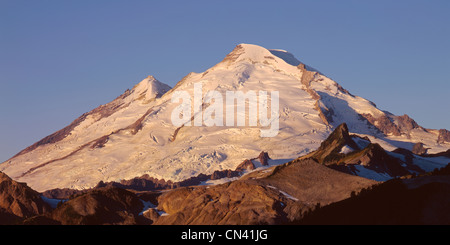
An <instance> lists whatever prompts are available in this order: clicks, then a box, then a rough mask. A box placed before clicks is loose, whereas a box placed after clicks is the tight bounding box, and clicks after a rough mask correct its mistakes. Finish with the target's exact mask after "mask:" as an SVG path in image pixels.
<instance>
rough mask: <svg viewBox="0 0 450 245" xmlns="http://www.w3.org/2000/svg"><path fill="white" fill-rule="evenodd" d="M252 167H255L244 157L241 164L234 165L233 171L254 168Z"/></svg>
mask: <svg viewBox="0 0 450 245" xmlns="http://www.w3.org/2000/svg"><path fill="white" fill-rule="evenodd" d="M254 169H255V165H254V164H253V163H252V161H251V160H248V159H246V160H245V161H243V162H242V163H241V164H239V165H238V166H237V167H236V170H235V171H239V172H243V171H247V170H254Z"/></svg>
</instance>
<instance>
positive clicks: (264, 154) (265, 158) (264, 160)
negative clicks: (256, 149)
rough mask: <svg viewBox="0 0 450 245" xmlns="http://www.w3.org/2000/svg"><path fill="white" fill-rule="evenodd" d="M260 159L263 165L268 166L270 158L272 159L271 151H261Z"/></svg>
mask: <svg viewBox="0 0 450 245" xmlns="http://www.w3.org/2000/svg"><path fill="white" fill-rule="evenodd" d="M258 159H259V162H261V164H262V165H263V166H268V165H269V162H268V161H269V159H270V157H269V153H267V152H265V151H262V152H261V153H259V156H258Z"/></svg>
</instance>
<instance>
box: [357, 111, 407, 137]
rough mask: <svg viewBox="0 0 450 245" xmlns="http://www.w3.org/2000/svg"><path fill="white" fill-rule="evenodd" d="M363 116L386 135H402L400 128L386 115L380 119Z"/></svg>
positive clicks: (368, 115)
mask: <svg viewBox="0 0 450 245" xmlns="http://www.w3.org/2000/svg"><path fill="white" fill-rule="evenodd" d="M361 116H362V117H363V118H365V119H367V121H368V122H369V123H370V124H371V125H373V126H374V127H375V128H377V129H378V130H380V132H382V133H383V134H384V135H389V134H392V135H395V136H400V135H402V133H401V131H400V129H399V127H398V126H397V125H396V124H395V123H394V122H393V121H392V120H391V119H390V118H389V117H387V116H386V115H383V116H381V117H379V118H375V117H373V116H372V115H371V114H361Z"/></svg>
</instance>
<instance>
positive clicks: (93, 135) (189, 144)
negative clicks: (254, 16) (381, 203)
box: [0, 44, 450, 191]
mask: <svg viewBox="0 0 450 245" xmlns="http://www.w3.org/2000/svg"><path fill="white" fill-rule="evenodd" d="M195 84H201V85H202V92H203V93H202V96H205V94H206V93H207V92H208V91H213V90H214V91H217V92H219V93H221V94H223V95H225V94H226V92H227V91H242V92H244V93H245V92H248V91H267V92H268V93H269V92H271V91H277V92H278V93H279V132H278V134H277V135H276V136H275V137H261V135H260V127H258V126H247V127H244V126H239V127H238V126H204V125H203V126H176V125H174V124H173V123H172V121H171V116H172V112H173V111H174V110H175V109H176V108H177V106H179V104H180V103H176V102H172V97H173V95H174V94H175V93H177V92H180V91H186V92H188V93H189V94H191V95H192V94H193V93H194V85H195ZM204 99H205V98H204V97H203V101H205V100H204ZM269 104H270V103H269ZM201 106H202V108H203V109H207V108H208V107H209V106H211V103H202V104H201ZM227 106H228V105H224V111H226V107H227ZM194 112H195V111H194ZM193 116H194V114H193ZM242 116H245V117H246V119H247V120H249V119H248V117H249V113H246V114H245V115H241V114H238V115H237V117H242ZM342 123H346V125H347V127H348V131H349V132H351V133H352V134H355V135H359V136H361V137H368V139H370V141H371V142H373V143H376V144H379V145H381V146H382V147H383V148H384V149H386V150H388V151H393V150H395V149H397V148H405V149H407V150H412V149H413V146H414V145H415V144H416V143H419V142H420V143H422V144H423V146H424V147H425V148H429V149H428V153H437V152H442V151H446V150H447V149H449V148H450V137H449V135H450V132H449V131H447V130H445V129H441V130H433V129H426V128H423V127H421V126H420V125H418V124H417V123H416V122H415V121H414V120H413V119H411V118H410V117H408V116H407V115H403V116H396V115H393V114H391V113H389V112H386V111H382V110H380V109H378V108H377V107H376V105H375V104H374V103H372V102H370V101H368V100H366V99H363V98H361V97H358V96H355V95H352V94H351V93H350V92H349V91H347V90H345V89H344V88H342V87H341V86H340V85H339V84H338V83H336V82H335V81H333V80H332V79H330V78H328V77H327V76H325V75H324V74H322V73H321V72H319V71H317V70H315V69H313V68H311V67H309V66H307V65H305V64H303V63H301V62H300V61H298V60H297V59H296V58H295V57H294V56H293V55H292V54H290V53H288V52H286V51H283V50H269V49H265V48H263V47H260V46H257V45H250V44H240V45H238V46H236V47H235V49H234V50H233V51H232V52H231V53H229V54H228V55H227V56H226V57H225V58H224V59H223V61H221V62H220V63H218V64H216V65H215V66H213V67H211V68H210V69H208V70H206V71H205V72H203V73H190V74H188V75H187V76H186V77H184V78H183V79H182V80H181V81H179V82H178V83H177V85H176V86H175V87H174V88H171V87H169V86H168V85H166V84H163V83H161V82H159V81H158V80H157V79H155V78H154V77H153V76H149V77H147V78H146V79H144V80H143V81H142V82H140V83H138V84H137V85H136V86H134V87H133V88H132V89H131V90H127V91H125V92H124V93H123V94H122V95H120V96H119V97H117V98H116V99H115V100H113V101H112V102H110V103H108V104H105V105H102V106H100V107H98V108H95V109H94V110H92V111H90V112H88V113H85V114H83V115H82V116H80V117H79V118H77V119H76V120H75V121H73V122H72V123H71V124H70V125H68V126H67V127H65V128H63V129H61V130H59V131H57V132H55V133H53V134H51V135H49V136H47V137H45V138H44V139H42V140H40V141H38V142H36V143H35V144H33V145H31V146H29V147H28V148H26V149H24V150H23V151H21V152H19V153H18V154H17V155H15V156H14V157H12V158H11V159H9V160H7V161H6V162H4V163H2V164H0V171H2V172H4V173H6V174H7V175H8V176H10V177H12V178H13V179H14V180H17V181H20V182H26V183H27V184H28V185H29V186H30V187H32V188H33V189H35V190H37V191H45V190H48V189H53V188H74V189H84V188H90V187H93V186H95V185H96V184H97V183H98V182H99V181H105V182H109V181H118V180H121V179H131V178H134V177H138V176H142V175H144V174H147V175H149V176H151V177H155V178H159V179H165V180H173V181H181V180H184V179H187V178H189V177H192V176H195V175H198V174H200V173H204V174H211V173H213V172H214V171H216V170H225V169H235V168H236V167H237V166H238V165H239V164H240V163H242V162H243V160H245V159H248V158H250V157H253V156H257V155H258V154H259V153H260V152H262V151H264V152H268V153H269V155H270V157H271V158H272V159H274V160H277V161H274V162H278V163H283V162H288V161H289V160H291V159H295V158H297V157H299V156H302V155H305V154H307V153H309V152H311V151H313V150H315V149H317V148H318V147H319V146H320V144H321V142H322V141H323V140H324V139H326V138H327V137H328V135H329V134H330V133H331V132H332V131H333V130H334V129H335V128H336V127H337V126H339V125H341V124H342ZM347 148H351V147H350V146H349V147H347ZM347 148H346V149H342V150H343V151H344V150H347V151H348V150H349V149H347ZM350 150H351V149H350ZM425 168H426V167H425ZM429 168H432V167H429Z"/></svg>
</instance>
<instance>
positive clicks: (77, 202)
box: [51, 187, 144, 225]
mask: <svg viewBox="0 0 450 245" xmlns="http://www.w3.org/2000/svg"><path fill="white" fill-rule="evenodd" d="M143 208H144V205H143V204H142V202H141V201H140V200H139V198H138V197H137V196H136V195H135V194H133V193H131V192H129V191H126V190H123V189H120V188H115V187H108V188H100V189H96V190H90V191H88V192H86V193H83V194H81V195H79V196H76V197H74V198H72V199H70V200H69V201H67V202H64V203H63V204H61V205H59V207H57V208H56V209H55V210H53V212H52V213H51V218H52V219H53V220H56V221H58V222H60V223H61V224H63V225H102V224H124V225H134V224H137V220H136V219H137V217H138V214H139V213H140V212H141V211H142V209H143Z"/></svg>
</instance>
